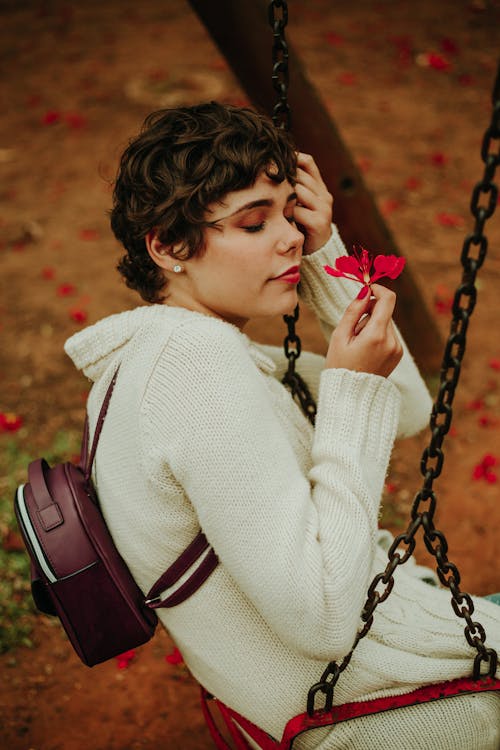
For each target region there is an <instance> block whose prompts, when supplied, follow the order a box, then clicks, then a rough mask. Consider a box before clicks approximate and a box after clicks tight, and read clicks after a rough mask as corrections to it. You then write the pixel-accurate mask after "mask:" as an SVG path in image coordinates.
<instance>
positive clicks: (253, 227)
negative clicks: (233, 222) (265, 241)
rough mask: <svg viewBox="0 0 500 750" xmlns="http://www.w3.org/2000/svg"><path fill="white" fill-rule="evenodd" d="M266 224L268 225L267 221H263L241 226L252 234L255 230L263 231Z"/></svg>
mask: <svg viewBox="0 0 500 750" xmlns="http://www.w3.org/2000/svg"><path fill="white" fill-rule="evenodd" d="M265 226H266V222H265V221H261V222H260V224H252V225H250V226H247V227H241V228H242V229H244V230H245V232H249V233H250V234H252V233H254V232H261V231H262V230H263V229H264V227H265Z"/></svg>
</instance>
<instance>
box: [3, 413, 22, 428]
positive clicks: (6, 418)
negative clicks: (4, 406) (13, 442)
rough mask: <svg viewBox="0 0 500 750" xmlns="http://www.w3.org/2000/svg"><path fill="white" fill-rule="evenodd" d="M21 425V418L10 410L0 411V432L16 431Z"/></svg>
mask: <svg viewBox="0 0 500 750" xmlns="http://www.w3.org/2000/svg"><path fill="white" fill-rule="evenodd" d="M22 426H23V418H22V417H20V416H19V414H14V413H13V412H11V411H8V412H0V432H17V431H18V430H19V429H20V428H21V427H22Z"/></svg>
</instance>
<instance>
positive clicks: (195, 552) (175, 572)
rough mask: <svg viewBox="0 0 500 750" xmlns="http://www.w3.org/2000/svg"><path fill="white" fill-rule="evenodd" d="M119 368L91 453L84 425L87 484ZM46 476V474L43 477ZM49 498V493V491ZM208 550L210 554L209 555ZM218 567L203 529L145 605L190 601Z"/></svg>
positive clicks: (83, 462)
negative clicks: (163, 595)
mask: <svg viewBox="0 0 500 750" xmlns="http://www.w3.org/2000/svg"><path fill="white" fill-rule="evenodd" d="M119 369H120V365H118V367H117V368H116V370H115V372H114V375H113V377H112V378H111V382H110V384H109V386H108V389H107V391H106V395H105V397H104V401H103V402H102V405H101V410H100V412H99V416H98V418H97V423H96V428H95V432H94V439H93V441H92V447H91V449H90V454H89V450H88V447H89V423H88V416H86V418H85V426H84V433H83V441H82V450H81V453H80V467H81V469H82V471H83V473H84V476H85V479H86V481H89V479H90V475H91V473H92V465H93V463H94V458H95V454H96V450H97V444H98V442H99V437H100V435H101V430H102V426H103V424H104V419H105V417H106V414H107V411H108V406H109V402H110V400H111V396H112V394H113V389H114V387H115V383H116V379H117V377H118V371H119ZM42 476H43V474H42ZM47 495H48V492H47ZM207 550H208V552H207ZM200 558H203V559H202V561H201V563H200V564H199V565H198V567H197V568H196V570H195V571H193V573H192V574H191V575H190V576H189V577H188V578H187V579H186V580H185V581H184V583H182V584H181V585H180V586H179V588H178V589H176V590H175V591H174V592H173V593H172V594H170V596H167V597H166V598H165V599H161V598H160V594H161V593H162V592H163V591H165V590H166V589H168V588H170V587H172V586H174V585H175V584H176V583H178V581H179V580H180V579H181V577H182V576H183V575H184V574H185V573H186V572H187V571H188V570H189V568H190V567H191V566H192V565H194V563H195V562H197V561H198V560H199V559H200ZM218 564H219V559H218V557H217V555H216V554H215V552H214V550H213V549H212V547H210V545H209V543H208V541H207V539H206V537H205V535H204V534H203V532H202V531H201V530H200V531H199V533H198V534H197V536H196V537H195V538H194V539H193V541H192V542H191V544H190V545H189V546H188V547H186V549H185V550H184V552H182V554H181V555H180V556H179V557H178V558H177V559H176V560H175V562H174V563H172V565H171V566H170V567H169V568H167V570H166V571H165V572H164V573H163V574H162V575H161V576H160V578H159V579H158V580H157V581H156V583H155V584H153V586H152V588H151V589H150V591H149V593H148V595H147V597H146V602H145V603H146V605H147V606H148V607H149V608H150V609H158V608H160V607H175V606H176V605H177V604H180V603H181V602H183V601H185V600H186V599H188V598H189V597H190V596H191V594H194V592H195V591H196V590H197V589H199V588H200V586H201V585H202V583H204V582H205V581H206V579H207V578H208V576H209V575H210V574H211V573H212V571H213V570H214V569H215V568H216V567H217V565H218Z"/></svg>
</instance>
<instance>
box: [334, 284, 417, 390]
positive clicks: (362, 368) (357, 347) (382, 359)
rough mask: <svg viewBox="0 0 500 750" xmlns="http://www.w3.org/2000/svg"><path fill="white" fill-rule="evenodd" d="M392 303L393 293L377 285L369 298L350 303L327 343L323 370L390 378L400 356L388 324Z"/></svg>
mask: <svg viewBox="0 0 500 750" xmlns="http://www.w3.org/2000/svg"><path fill="white" fill-rule="evenodd" d="M395 301H396V295H395V294H394V292H392V291H391V290H390V289H386V288H385V287H382V286H380V285H378V284H377V285H374V287H373V296H372V297H370V296H369V295H367V296H366V297H365V298H364V299H361V300H358V299H355V300H354V301H353V302H351V304H350V305H349V306H348V307H347V309H346V311H345V313H344V315H343V317H342V319H341V321H340V323H339V325H338V326H337V328H336V329H335V331H334V332H333V334H332V337H331V339H330V346H329V349H328V353H327V359H326V365H327V367H342V368H345V369H348V370H354V371H356V372H368V373H371V374H374V375H381V376H384V377H387V376H388V375H390V373H391V372H392V371H393V369H394V368H395V367H396V365H397V364H398V362H399V361H400V359H401V357H402V354H403V350H402V346H401V342H400V340H399V337H398V334H397V331H396V329H395V327H394V324H393V322H392V313H393V311H394V305H395Z"/></svg>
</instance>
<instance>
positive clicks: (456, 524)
mask: <svg viewBox="0 0 500 750" xmlns="http://www.w3.org/2000/svg"><path fill="white" fill-rule="evenodd" d="M290 6H291V7H290V26H289V38H290V39H291V40H292V41H293V42H294V43H295V45H296V47H297V49H298V51H299V52H300V53H301V55H302V57H303V60H304V62H305V64H306V66H307V70H308V73H309V75H310V77H311V79H312V81H313V82H314V84H315V85H316V87H317V88H318V89H319V91H320V92H321V95H322V97H323V98H324V100H325V102H326V104H327V106H328V108H329V110H330V112H331V113H332V115H333V116H334V117H335V119H336V121H337V123H338V125H339V127H340V129H341V133H342V135H343V137H344V139H345V141H346V143H347V144H348V146H349V147H350V148H351V149H352V151H353V153H354V155H355V158H356V160H357V162H358V164H359V165H360V167H361V169H362V170H363V173H364V176H365V179H366V181H367V184H368V186H369V187H370V189H371V190H372V191H373V192H374V194H375V196H376V199H377V201H378V204H379V206H380V208H381V210H382V212H383V214H384V215H385V217H386V220H387V222H388V224H389V226H390V228H391V230H392V231H393V233H394V235H395V237H396V240H397V242H398V244H399V246H400V248H401V251H402V253H403V254H404V255H405V256H406V257H407V258H408V260H409V263H410V264H411V266H412V269H413V271H414V273H415V274H416V277H417V279H418V282H419V284H420V287H421V291H422V295H423V297H424V299H425V301H426V303H427V304H428V305H429V306H430V307H431V309H432V310H433V311H434V314H435V316H436V319H437V321H438V324H439V327H440V330H441V331H442V333H443V334H444V333H445V332H446V331H447V327H448V317H447V315H446V314H443V313H442V312H441V311H440V308H441V307H443V306H444V307H446V306H447V301H448V300H449V297H450V296H451V294H452V291H453V289H454V288H455V286H456V284H457V282H458V279H459V269H458V263H457V258H458V256H459V254H460V248H461V244H462V242H463V239H464V236H465V233H466V232H467V231H468V230H469V229H470V228H471V226H472V219H471V217H470V215H469V212H468V203H469V196H470V192H471V188H472V186H473V184H474V183H475V182H476V181H477V180H478V179H479V178H480V176H481V175H482V163H481V161H480V157H479V148H480V141H481V137H482V134H483V132H484V129H485V127H486V125H487V124H488V122H489V118H490V105H489V93H490V89H491V85H492V81H493V78H494V73H495V65H496V63H495V60H496V56H497V55H498V51H499V50H498V28H499V22H500V6H499V3H498V1H495V2H493V1H491V2H488V0H473V2H470V3H469V2H466V1H465V0H464V2H459V3H457V2H455V0H442V1H441V2H439V3H436V2H432V1H431V0H419V2H416V0H415V2H409V1H408V0H407V1H406V2H393V1H391V0H378V1H376V0H358V1H357V2H355V3H332V2H327V1H326V0H310V1H308V2H305V0H295V2H291V3H290ZM0 39H1V45H0V54H1V59H2V76H1V81H2V82H1V84H0V86H1V89H0V91H1V97H2V99H1V102H2V113H3V117H2V122H1V124H0V136H1V140H0V170H1V174H2V177H3V180H2V186H1V188H0V201H1V202H0V233H1V240H0V257H1V261H2V276H1V278H2V290H1V297H0V326H1V334H2V347H1V351H0V358H1V359H0V363H1V373H2V390H1V394H0V411H1V412H2V413H7V412H14V413H16V414H19V415H20V416H21V417H22V418H23V420H24V426H23V427H22V429H21V430H20V431H19V433H18V437H19V438H20V440H21V442H23V443H24V444H26V445H29V446H30V447H32V449H33V450H34V451H43V450H44V449H45V447H46V446H47V445H48V444H50V443H51V441H52V440H53V438H54V436H55V434H56V433H57V431H58V430H61V429H66V430H78V429H79V428H80V426H81V423H82V418H83V413H84V395H85V393H86V392H87V390H88V384H87V383H86V382H85V380H84V379H83V378H82V377H81V376H80V375H79V374H77V373H76V372H75V370H74V369H73V367H72V365H71V364H70V362H69V361H68V360H67V358H66V357H65V355H64V353H63V351H62V345H63V342H64V340H65V339H66V338H67V337H68V336H69V335H70V334H71V333H72V332H74V331H75V330H76V329H78V328H79V327H81V326H82V325H84V321H83V320H82V319H83V318H85V320H86V322H87V323H92V322H94V321H96V320H98V319H99V318H101V317H102V316H104V315H107V314H110V313H114V312H118V311H120V310H122V309H124V308H128V307H131V306H134V305H136V304H137V303H138V300H136V298H135V296H134V295H133V294H132V293H130V292H129V291H127V290H126V289H125V288H124V286H123V285H122V283H121V281H120V279H119V277H118V274H117V273H116V272H115V271H114V265H115V262H116V260H117V257H118V248H117V247H116V243H115V242H114V240H113V238H112V237H111V234H110V231H109V229H108V221H107V216H106V211H107V209H108V208H109V205H110V187H109V183H110V181H111V180H112V177H113V173H114V169H115V164H116V160H117V156H118V154H119V153H120V151H121V149H122V147H123V145H124V144H125V142H126V140H127V138H128V137H129V136H130V135H131V134H133V133H135V132H136V131H137V129H138V127H139V124H140V123H141V121H142V119H143V117H144V116H145V115H146V114H147V112H149V111H150V110H152V109H155V108H158V107H159V106H168V105H171V104H176V103H192V102H195V101H198V100H201V99H207V98H217V99H221V100H224V101H231V102H237V103H241V102H244V101H245V95H244V93H243V92H242V91H241V90H240V89H239V87H238V85H237V84H236V82H235V80H234V79H233V77H232V75H231V73H230V72H229V70H228V69H227V67H226V66H225V64H224V61H223V59H222V57H221V55H220V53H219V52H218V51H217V50H216V48H215V47H214V46H213V44H212V43H211V41H210V40H209V38H208V37H207V34H206V33H205V31H204V29H203V28H202V26H201V25H200V23H199V22H198V21H197V19H196V18H195V16H194V15H193V13H192V12H191V10H190V9H189V6H188V4H187V3H186V2H183V0H162V2H160V0H145V2H143V3H135V2H130V1H128V0H126V1H122V2H120V0H108V2H106V3H103V2H96V1H95V0H89V2H86V3H76V2H62V0H53V1H52V2H50V1H47V2H42V1H40V2H14V1H13V0H12V1H11V2H4V3H3V4H2V5H1V7H0ZM256 54H269V39H265V40H264V39H263V41H262V49H261V50H256ZM432 55H434V57H433V56H432ZM429 62H430V63H431V64H430V65H429ZM440 68H444V69H440ZM292 85H293V82H292ZM299 145H300V144H299ZM443 215H444V216H443ZM360 221H362V217H361V216H360ZM489 237H490V254H489V256H490V257H489V258H488V261H487V263H486V264H485V267H484V269H483V271H482V272H481V276H480V295H479V304H478V308H477V311H476V312H475V313H474V318H473V322H472V324H471V328H470V337H469V344H468V351H467V358H466V363H465V365H464V368H463V374H462V381H461V385H460V389H459V392H458V395H457V399H456V409H455V427H454V431H453V435H452V436H451V437H450V438H449V439H448V441H447V442H448V445H447V458H446V463H445V470H444V472H443V476H442V477H441V478H440V480H439V484H438V494H439V499H440V511H439V525H440V526H442V527H444V528H445V529H446V531H447V535H448V537H449V543H450V549H451V552H450V557H451V559H453V560H456V561H459V563H460V569H461V572H462V579H463V586H464V588H465V589H466V590H469V591H473V592H475V593H479V594H484V593H487V592H490V591H493V590H500V568H499V563H498V553H497V547H496V544H497V542H498V536H499V529H500V503H499V500H500V497H499V484H498V483H496V484H495V483H488V482H486V481H484V479H483V480H479V481H474V480H473V479H472V473H473V470H474V466H476V465H477V464H478V463H479V462H480V461H481V460H482V458H483V457H484V455H485V454H492V455H495V456H496V457H497V458H498V457H500V449H499V446H498V439H499V424H500V399H499V393H500V392H499V386H500V372H499V369H498V368H499V361H500V348H499V338H498V321H497V315H498V288H499V287H498V281H499V273H500V252H499V240H500V225H499V221H498V212H497V215H496V216H495V217H494V219H493V220H492V221H491V228H490V229H489ZM439 301H441V303H442V304H441V305H438V304H436V302H439ZM251 330H252V332H253V333H254V334H255V336H256V337H257V338H259V339H260V340H263V341H273V342H279V341H280V340H281V339H282V336H283V326H282V324H281V322H280V321H276V325H272V326H270V325H266V326H263V325H261V324H260V325H259V324H254V325H253V326H252V329H251ZM300 330H301V332H302V336H303V339H304V343H305V345H307V346H309V347H310V348H313V349H314V350H316V351H323V350H324V343H323V341H322V340H321V337H320V335H319V333H318V331H317V328H316V327H315V326H314V324H313V322H312V321H311V319H310V317H309V316H308V315H307V312H306V311H303V315H302V327H301V329H300ZM425 335H426V332H425V330H423V331H422V336H425ZM478 401H479V402H480V403H479V404H478V403H475V404H474V403H473V402H478ZM474 405H475V406H479V408H471V407H472V406H474ZM2 439H3V438H2ZM424 441H425V436H422V437H419V438H414V439H411V440H407V441H405V442H404V443H401V444H400V445H398V446H397V448H396V451H395V454H394V459H393V462H392V466H391V472H390V476H389V477H388V492H387V510H386V511H385V519H386V521H387V522H388V523H389V525H390V526H391V527H392V528H393V530H395V531H399V530H400V528H401V524H402V521H401V518H402V516H403V515H404V513H406V512H407V511H408V509H409V507H410V505H411V498H412V496H413V495H414V492H415V490H416V489H417V488H418V486H419V472H418V462H419V457H420V453H421V450H422V447H423V445H424ZM496 471H497V472H498V473H500V467H497V468H496ZM418 555H419V557H420V558H421V559H422V560H426V557H425V554H424V553H422V552H419V553H418ZM34 637H35V643H36V647H35V648H34V649H33V650H27V649H26V650H23V649H19V650H17V651H15V652H13V653H12V652H11V653H9V654H6V655H3V656H2V657H1V658H0V669H1V675H2V679H1V680H0V706H1V714H0V737H1V736H2V735H3V738H4V739H3V742H0V745H1V746H2V747H5V748H9V750H29V748H33V750H56V748H64V750H84V749H85V750H87V748H90V749H91V750H125V749H127V750H135V749H136V748H137V749H138V748H144V749H146V748H147V749H149V748H157V747H165V748H185V749H186V750H202V749H204V748H209V747H210V746H211V745H210V740H209V738H208V735H207V732H206V730H205V728H204V727H203V722H202V719H201V715H200V712H199V710H198V707H197V687H196V685H195V684H194V682H193V681H192V679H191V678H190V677H189V676H188V675H187V674H186V673H185V671H183V670H182V669H181V668H179V667H175V666H172V665H170V664H168V663H167V662H165V659H164V656H165V654H167V653H169V652H170V651H171V649H172V644H171V642H170V640H169V637H168V635H167V634H166V633H163V632H162V633H158V635H157V637H155V639H154V640H153V642H151V643H150V644H148V645H147V646H145V647H143V648H142V649H140V651H139V652H138V653H137V656H136V658H135V660H134V661H133V662H132V663H131V664H130V666H129V667H128V669H126V670H118V669H117V666H116V663H115V662H114V661H113V662H110V663H108V664H105V665H102V666H100V667H96V668H94V669H92V670H89V669H86V668H84V667H83V666H82V665H81V664H80V663H79V661H78V659H77V657H76V656H75V655H74V654H73V652H72V651H71V650H70V648H69V647H68V645H67V643H66V640H65V638H64V636H63V635H62V634H61V632H60V629H59V627H58V626H57V624H54V623H52V622H50V621H49V620H47V619H46V618H44V617H40V618H39V622H38V625H37V628H36V630H35V636H34ZM242 647H243V646H242ZM320 671H321V669H320V667H319V668H318V674H319V673H320Z"/></svg>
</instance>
